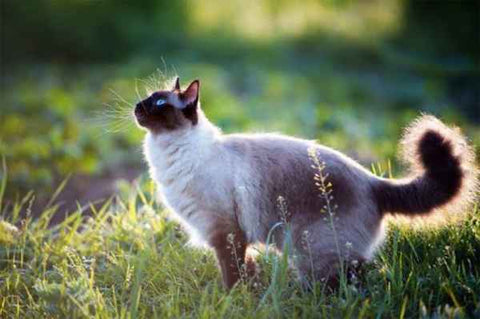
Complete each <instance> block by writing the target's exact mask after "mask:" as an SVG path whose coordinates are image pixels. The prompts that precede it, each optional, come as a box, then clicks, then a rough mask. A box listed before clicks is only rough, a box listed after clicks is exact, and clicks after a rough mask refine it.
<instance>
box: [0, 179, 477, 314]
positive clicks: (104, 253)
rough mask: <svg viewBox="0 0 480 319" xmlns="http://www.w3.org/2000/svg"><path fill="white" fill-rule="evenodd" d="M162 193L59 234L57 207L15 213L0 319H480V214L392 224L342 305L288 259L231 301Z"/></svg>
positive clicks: (81, 219)
mask: <svg viewBox="0 0 480 319" xmlns="http://www.w3.org/2000/svg"><path fill="white" fill-rule="evenodd" d="M5 181H6V179H5V178H4V179H3V181H2V183H1V185H3V186H2V187H0V195H1V194H2V193H3V192H4V189H5ZM153 188H154V187H153V185H152V184H150V183H146V185H144V186H143V187H132V188H131V189H127V190H124V191H123V192H122V193H120V194H119V195H117V196H116V197H114V198H112V199H110V200H109V201H107V202H106V203H105V204H104V205H103V206H101V207H97V208H96V209H93V211H94V213H93V215H92V216H91V217H85V216H82V208H81V207H79V209H78V211H76V212H73V213H72V214H70V215H69V217H68V218H67V219H65V221H64V222H62V223H61V224H57V225H55V226H53V227H51V226H50V227H49V221H50V219H51V217H52V215H53V214H55V211H56V210H58V209H59V208H58V207H57V206H55V205H52V206H49V207H45V209H44V211H43V214H42V215H41V217H40V218H38V219H33V218H32V217H31V216H30V215H29V207H30V205H31V203H32V201H33V200H34V196H33V194H28V195H27V196H25V197H24V198H23V199H22V200H20V201H18V202H16V203H10V204H6V203H5V202H4V203H3V206H1V207H0V210H1V219H0V317H1V318H41V317H48V318H52V317H58V318H83V317H98V318H138V317H140V318H152V317H158V318H165V317H200V318H223V317H227V318H252V317H258V318H272V317H288V318H292V317H293V318H297V317H302V318H303V317H305V318H307V317H319V316H321V317H326V318H331V317H337V318H361V317H367V318H372V317H386V318H389V317H438V316H440V317H453V316H458V317H475V316H477V317H478V316H479V315H480V273H479V272H480V216H479V211H478V208H475V209H474V210H472V211H471V212H469V213H468V214H467V217H466V218H464V219H462V221H460V222H457V223H455V224H446V225H443V226H441V227H435V228H433V227H428V226H425V227H422V228H412V227H407V226H405V225H399V224H397V225H393V224H392V225H391V227H390V230H389V232H388V237H387V240H386V244H385V245H384V247H383V248H382V249H381V250H380V252H379V253H378V255H377V257H376V258H375V259H374V260H373V262H372V263H371V264H369V265H368V266H366V269H365V275H364V276H363V277H362V278H360V279H359V283H357V285H346V286H345V287H342V288H340V289H339V290H338V291H337V292H335V293H331V294H327V293H325V290H324V287H323V286H322V285H321V284H319V285H317V286H316V287H315V288H314V289H313V291H310V292H305V291H302V289H301V287H300V286H299V284H298V283H297V282H296V280H295V274H294V272H293V271H292V270H289V269H287V263H286V262H285V261H286V260H285V258H284V257H282V256H278V255H275V254H271V253H269V254H265V252H263V253H260V254H259V256H258V262H259V264H260V266H261V269H262V271H261V275H260V278H259V279H258V280H257V281H256V282H249V283H241V284H240V285H238V286H236V288H235V289H233V290H232V291H231V292H227V291H225V290H224V289H223V288H222V286H221V284H220V275H219V272H218V271H217V269H216V265H215V259H214V257H213V255H212V253H211V252H210V251H208V250H201V249H195V248H192V247H190V246H188V245H186V243H187V237H186V235H185V234H184V233H183V231H181V230H180V229H179V227H178V226H177V225H176V224H175V223H174V222H172V221H168V219H166V216H167V214H166V212H165V210H163V209H162V208H161V207H158V206H157V205H156V204H155V202H154V200H153V196H152V194H153ZM0 198H1V196H0ZM0 205H2V202H1V201H0ZM20 216H23V217H20ZM13 225H16V227H15V226H13Z"/></svg>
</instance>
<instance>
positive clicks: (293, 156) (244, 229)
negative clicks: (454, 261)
mask: <svg viewBox="0 0 480 319" xmlns="http://www.w3.org/2000/svg"><path fill="white" fill-rule="evenodd" d="M199 96H200V82H199V81H198V80H195V81H193V82H192V83H190V85H189V86H188V87H187V88H186V89H185V90H182V89H181V88H180V83H179V79H178V78H176V81H175V83H174V84H173V85H172V88H171V89H169V90H162V91H158V92H155V93H153V94H152V95H151V96H149V97H148V98H146V99H144V100H143V101H141V102H139V103H138V104H137V105H136V107H135V111H134V113H135V116H136V120H137V123H138V125H139V126H141V127H142V128H144V129H145V130H146V131H147V134H146V137H145V142H144V153H145V157H146V160H147V162H148V165H149V167H150V174H151V177H152V178H153V179H154V180H155V182H156V183H157V184H158V188H159V191H160V194H161V196H162V198H163V202H164V204H165V205H166V206H167V207H168V208H169V209H170V210H171V212H173V215H174V216H175V217H176V218H177V219H178V220H179V221H180V222H181V223H182V224H183V225H184V226H185V227H186V228H187V230H188V231H189V233H190V234H191V235H193V236H197V238H198V237H199V238H200V239H202V240H204V241H205V242H206V243H207V244H208V245H209V246H210V247H211V248H213V250H214V251H215V254H216V257H217V259H218V264H219V267H220V270H221V273H222V277H223V283H224V285H225V286H226V287H227V288H231V287H232V286H234V285H235V283H236V282H237V281H238V280H239V279H241V278H242V269H245V268H248V269H250V270H251V269H252V268H251V267H254V265H253V262H252V261H251V260H246V256H245V251H246V249H247V247H248V246H249V245H251V244H256V243H266V241H267V237H268V236H269V233H270V232H271V231H272V229H273V228H275V225H278V224H279V223H283V224H288V225H289V230H290V231H289V232H290V235H289V236H290V237H291V238H289V240H290V241H291V243H292V245H293V247H294V251H295V258H292V261H293V263H294V265H295V267H296V269H297V270H298V273H299V275H300V278H301V279H302V280H305V281H306V282H312V281H317V280H318V281H322V280H328V281H330V280H332V279H335V278H336V277H335V276H336V275H337V274H338V269H339V267H340V265H341V264H342V263H343V262H345V261H347V262H348V261H358V262H362V261H365V260H368V259H369V258H371V257H372V254H373V252H374V251H375V248H376V246H377V245H378V242H379V241H380V239H381V238H382V233H383V230H382V229H383V228H382V219H383V218H384V217H385V216H386V215H387V214H401V215H407V216H419V215H427V214H431V213H432V212H434V211H435V210H437V209H438V208H442V209H443V208H445V207H446V206H449V207H451V206H455V207H458V205H459V204H465V203H469V202H471V201H472V200H473V197H474V193H475V191H476V177H477V170H476V168H475V159H474V155H473V152H472V150H471V148H470V147H469V146H468V145H467V143H466V140H465V138H464V137H463V136H462V135H461V134H460V132H459V131H458V130H457V129H455V128H449V127H447V126H445V125H444V124H443V123H442V122H441V121H439V120H438V119H436V118H435V117H433V116H427V115H424V116H421V117H420V118H418V119H417V120H416V121H414V122H413V124H412V125H411V126H410V127H409V128H407V129H406V133H405V135H404V138H403V142H402V146H403V149H404V153H403V154H404V158H405V159H406V160H407V162H408V163H410V164H411V165H410V166H411V167H412V169H413V171H412V176H411V177H409V178H405V179H401V180H390V179H385V178H380V177H377V176H375V175H373V174H372V173H370V172H369V171H368V170H366V169H365V168H363V167H362V166H361V165H359V164H358V163H356V162H355V161H354V160H352V159H350V158H349V157H347V156H345V155H343V154H341V153H340V152H338V151H336V150H333V149H331V148H328V147H326V146H322V145H318V144H316V143H315V142H314V141H308V140H303V139H299V138H294V137H288V136H283V135H279V134H229V135H225V134H222V133H221V131H220V130H219V129H218V128H217V127H216V126H215V125H213V124H212V123H211V122H210V121H209V120H208V119H207V118H206V116H205V114H204V113H203V112H202V109H201V108H200V98H199ZM226 107H227V106H226ZM312 155H313V156H312ZM312 159H313V161H312ZM315 162H316V164H315ZM318 166H321V168H319V167H318ZM319 171H321V172H319ZM320 182H321V183H323V184H320ZM322 185H323V186H326V187H325V188H324V189H323V194H322V191H319V186H320V188H321V187H322ZM278 198H282V199H283V202H284V203H285V204H286V206H287V214H284V213H283V214H282V212H281V211H280V210H279V207H278ZM326 209H327V210H328V211H327V212H325V210H326ZM332 210H334V214H332ZM329 214H332V215H334V218H333V219H332V221H333V223H331V221H329V219H330V218H329ZM277 228H278V227H277ZM271 237H273V238H274V241H275V244H276V246H277V247H282V245H283V244H284V243H285V241H286V236H285V232H281V231H280V232H276V231H275V236H271Z"/></svg>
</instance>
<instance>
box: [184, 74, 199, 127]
mask: <svg viewBox="0 0 480 319" xmlns="http://www.w3.org/2000/svg"><path fill="white" fill-rule="evenodd" d="M199 94H200V81H199V80H195V81H193V82H192V83H190V85H189V86H188V88H187V89H186V90H185V91H183V93H182V94H181V99H182V102H183V103H184V105H185V107H184V108H183V109H182V112H183V115H185V117H186V118H187V119H189V120H190V121H191V122H192V124H193V125H196V124H197V123H198V96H199Z"/></svg>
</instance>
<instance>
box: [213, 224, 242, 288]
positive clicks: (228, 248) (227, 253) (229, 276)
mask: <svg viewBox="0 0 480 319" xmlns="http://www.w3.org/2000/svg"><path fill="white" fill-rule="evenodd" d="M209 244H210V246H212V247H213V249H214V250H215V254H216V256H217V261H218V265H219V268H220V270H221V272H222V278H223V284H224V286H225V287H226V288H228V289H230V288H232V287H233V286H234V285H235V284H236V283H237V282H238V281H239V280H240V279H243V278H244V277H246V276H248V274H247V272H248V270H247V265H246V264H245V252H246V250H247V246H248V244H247V241H246V238H245V235H244V233H243V232H242V231H241V230H240V229H239V228H237V227H228V226H226V225H218V226H217V227H216V230H215V232H214V233H213V234H212V236H210V240H209Z"/></svg>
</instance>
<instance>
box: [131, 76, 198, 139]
mask: <svg viewBox="0 0 480 319" xmlns="http://www.w3.org/2000/svg"><path fill="white" fill-rule="evenodd" d="M199 93H200V81H199V80H195V81H193V82H192V83H190V85H189V86H188V88H187V89H185V90H184V91H182V90H181V89H180V80H179V78H178V77H177V79H176V80H175V84H174V85H173V88H172V89H171V90H162V91H157V92H155V93H153V94H152V95H150V96H149V97H148V98H146V99H144V100H143V101H140V102H139V103H137V105H136V107H135V117H136V119H137V123H138V125H140V126H141V127H144V128H146V129H147V130H149V131H150V132H152V133H156V134H161V133H166V132H171V131H173V130H179V129H184V128H188V127H193V126H195V125H197V123H198V108H199Z"/></svg>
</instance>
